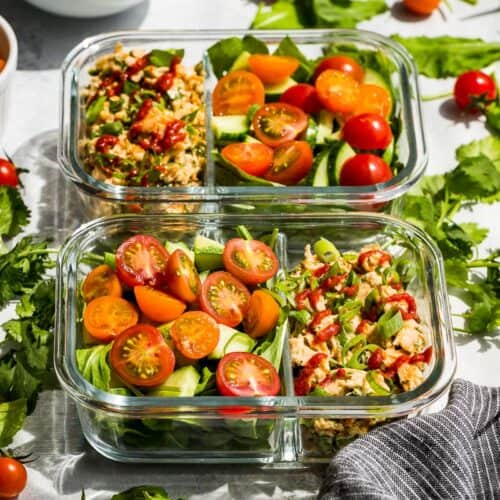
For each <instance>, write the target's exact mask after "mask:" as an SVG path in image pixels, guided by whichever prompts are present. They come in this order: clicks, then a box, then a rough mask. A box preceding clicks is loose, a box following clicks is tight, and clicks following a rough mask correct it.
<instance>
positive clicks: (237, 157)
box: [221, 142, 273, 176]
mask: <svg viewBox="0 0 500 500" xmlns="http://www.w3.org/2000/svg"><path fill="white" fill-rule="evenodd" d="M221 154H222V156H223V158H224V159H225V160H227V161H228V162H230V163H232V164H233V165H236V166H237V167H238V168H240V169H241V170H243V171H244V172H246V173H247V174H250V175H256V176H259V175H262V174H263V173H264V172H265V171H266V170H267V169H268V168H269V167H270V166H271V163H272V162H273V150H272V149H271V148H270V147H269V146H266V145H265V144H262V143H259V142H249V143H247V142H235V143H233V144H228V145H227V146H225V147H224V148H223V149H222V151H221Z"/></svg>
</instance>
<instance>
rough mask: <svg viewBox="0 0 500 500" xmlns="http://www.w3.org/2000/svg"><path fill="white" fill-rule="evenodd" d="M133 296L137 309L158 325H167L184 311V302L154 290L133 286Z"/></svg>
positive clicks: (147, 287)
mask: <svg viewBox="0 0 500 500" xmlns="http://www.w3.org/2000/svg"><path fill="white" fill-rule="evenodd" d="M134 295H135V300H137V305H138V306H139V309H140V310H141V311H142V312H143V313H144V314H145V315H146V316H147V317H148V318H149V319H151V320H153V321H157V322H158V323H168V322H169V321H172V320H174V319H176V318H178V317H179V316H180V315H181V314H182V313H183V312H184V311H185V310H186V304H185V303H184V302H182V301H181V300H179V299H177V298H176V297H173V296H172V295H169V294H168V293H166V292H162V291H161V290H157V289H156V288H151V287H149V286H142V285H140V286H135V287H134Z"/></svg>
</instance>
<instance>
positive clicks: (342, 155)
mask: <svg viewBox="0 0 500 500" xmlns="http://www.w3.org/2000/svg"><path fill="white" fill-rule="evenodd" d="M355 155H356V152H355V151H354V149H352V148H351V146H349V144H347V142H344V144H342V146H340V148H339V150H338V152H337V156H336V157H335V162H334V163H333V179H332V180H333V181H335V184H336V185H337V186H338V185H339V184H340V171H341V170H342V167H343V166H344V163H345V162H346V161H347V160H348V159H349V158H352V157H353V156H355Z"/></svg>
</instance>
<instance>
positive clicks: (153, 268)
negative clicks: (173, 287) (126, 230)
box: [116, 234, 169, 286]
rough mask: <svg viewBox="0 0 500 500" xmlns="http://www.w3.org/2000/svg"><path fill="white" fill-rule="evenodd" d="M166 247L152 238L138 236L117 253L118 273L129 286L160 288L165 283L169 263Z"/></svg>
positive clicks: (129, 239)
mask: <svg viewBox="0 0 500 500" xmlns="http://www.w3.org/2000/svg"><path fill="white" fill-rule="evenodd" d="M168 257H169V256H168V252H167V251H166V250H165V247H164V246H163V245H162V244H161V242H160V241H158V240H157V239H156V238H153V237H152V236H147V235H144V234H138V235H136V236H132V237H130V238H128V239H127V240H125V241H124V242H123V243H122V244H121V245H120V246H119V247H118V250H117V251H116V272H117V274H118V277H119V278H120V280H121V281H122V282H123V283H125V284H126V285H128V286H138V285H149V286H159V285H162V284H163V283H165V280H166V270H167V262H168Z"/></svg>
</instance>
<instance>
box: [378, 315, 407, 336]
mask: <svg viewBox="0 0 500 500" xmlns="http://www.w3.org/2000/svg"><path fill="white" fill-rule="evenodd" d="M402 326H403V317H402V316H401V312H400V311H399V310H398V309H390V310H389V311H386V312H385V313H384V314H383V315H382V316H381V317H380V319H379V320H378V322H377V334H378V335H380V336H381V337H382V338H383V339H390V338H391V337H393V336H394V335H396V333H398V332H399V330H401V327H402Z"/></svg>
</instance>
